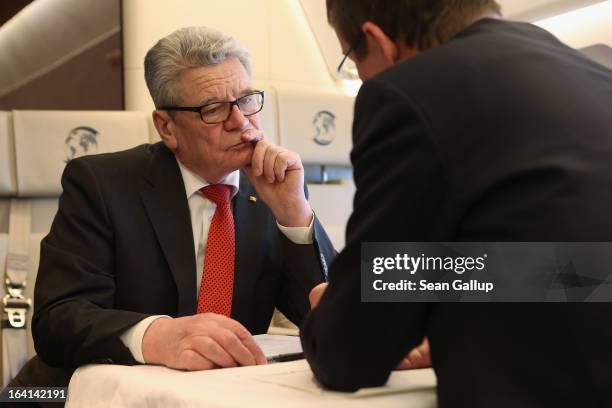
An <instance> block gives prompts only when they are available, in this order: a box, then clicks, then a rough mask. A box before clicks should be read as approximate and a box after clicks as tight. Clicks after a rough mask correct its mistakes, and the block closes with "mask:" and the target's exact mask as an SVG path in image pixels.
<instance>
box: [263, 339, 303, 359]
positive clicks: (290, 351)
mask: <svg viewBox="0 0 612 408" xmlns="http://www.w3.org/2000/svg"><path fill="white" fill-rule="evenodd" d="M253 338H254V339H255V342H256V343H257V345H258V346H259V347H260V348H261V351H263V353H264V354H265V356H266V358H267V359H268V360H269V361H270V360H279V359H280V360H282V359H283V358H284V357H287V356H298V357H300V358H301V354H302V344H301V343H300V338H299V337H298V336H281V335H274V334H258V335H256V336H253Z"/></svg>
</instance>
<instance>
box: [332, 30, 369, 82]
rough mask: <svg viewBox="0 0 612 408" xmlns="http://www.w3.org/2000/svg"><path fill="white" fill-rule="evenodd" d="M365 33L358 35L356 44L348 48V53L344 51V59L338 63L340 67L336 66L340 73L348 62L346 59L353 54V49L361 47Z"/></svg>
mask: <svg viewBox="0 0 612 408" xmlns="http://www.w3.org/2000/svg"><path fill="white" fill-rule="evenodd" d="M363 38H364V36H363V33H360V34H359V36H358V37H357V39H356V41H355V44H353V45H351V46H350V47H349V49H348V51H347V52H346V53H344V57H342V61H340V64H338V68H336V70H337V71H338V73H340V72H341V71H342V67H343V66H344V63H345V62H346V60H347V59H348V57H349V55H351V53H352V52H353V51H355V49H356V48H357V47H359V45H360V44H361V41H363Z"/></svg>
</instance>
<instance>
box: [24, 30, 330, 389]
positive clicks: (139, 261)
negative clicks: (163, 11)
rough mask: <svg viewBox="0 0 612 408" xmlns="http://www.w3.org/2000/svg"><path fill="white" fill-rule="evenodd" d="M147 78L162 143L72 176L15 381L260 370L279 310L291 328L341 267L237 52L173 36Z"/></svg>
mask: <svg viewBox="0 0 612 408" xmlns="http://www.w3.org/2000/svg"><path fill="white" fill-rule="evenodd" d="M145 77H146V82H147V86H148V88H149V91H150V93H151V96H152V98H153V101H154V103H155V106H156V110H155V111H154V112H153V120H154V124H155V127H156V129H157V131H158V132H159V134H160V136H161V139H162V142H160V143H156V144H153V145H142V146H139V147H136V148H133V149H130V150H127V151H124V152H119V153H113V154H104V155H96V156H87V157H83V158H79V159H75V160H72V161H70V163H69V164H68V165H67V167H66V170H65V172H64V175H63V177H62V185H63V193H62V196H61V198H60V204H59V210H58V213H57V215H56V217H55V220H54V222H53V226H52V228H51V232H50V233H49V235H48V236H47V237H46V238H45V239H44V240H43V242H42V244H41V260H40V267H39V272H38V279H37V284H36V290H35V311H34V318H33V326H32V327H33V335H34V341H35V345H36V350H37V353H38V355H39V356H40V359H39V358H36V359H34V360H32V362H31V363H29V364H28V366H26V368H25V369H24V370H23V371H22V373H23V376H21V375H20V376H19V377H22V378H21V379H20V378H19V377H18V380H19V382H20V383H21V384H29V385H42V384H41V382H46V383H49V382H55V384H54V385H60V382H61V381H60V380H58V376H61V374H62V373H65V378H63V381H64V382H65V383H64V384H63V385H67V381H68V378H69V376H70V375H71V373H72V371H73V370H74V368H76V367H78V366H80V365H83V364H88V363H111V364H128V365H131V364H136V363H146V364H157V365H164V366H167V367H171V368H175V369H182V370H203V369H211V368H217V367H234V366H246V365H254V364H264V363H265V362H266V358H265V356H264V355H263V353H262V351H261V350H260V348H259V347H258V346H257V344H256V343H255V341H254V340H253V337H252V334H258V333H265V332H266V331H267V329H268V326H269V324H270V319H271V316H272V312H273V310H274V308H275V307H278V308H279V309H280V310H281V311H282V312H283V313H284V314H285V315H286V316H287V317H288V318H289V319H290V320H291V321H293V322H294V323H296V324H299V323H300V321H301V319H302V318H303V316H305V314H306V313H307V312H308V310H309V303H308V293H309V291H310V289H312V287H314V286H315V285H316V284H318V283H320V282H323V281H324V280H325V274H326V267H325V265H326V264H327V263H329V262H331V260H332V258H333V257H334V256H335V251H334V250H333V247H332V245H331V243H330V241H329V239H328V237H327V235H326V234H325V232H324V231H323V229H322V227H321V225H320V224H319V222H318V220H317V219H316V217H314V215H313V212H312V210H311V208H310V205H309V203H308V201H307V198H306V196H305V193H304V170H303V167H302V163H301V160H300V158H299V156H298V155H297V153H295V152H291V151H288V150H286V149H283V148H281V147H279V146H276V145H274V144H273V143H271V142H270V141H268V140H267V139H266V138H265V137H264V134H263V132H262V130H261V126H260V122H259V118H258V115H257V114H258V112H259V111H260V110H261V109H262V108H263V103H264V95H263V93H262V92H261V91H259V90H256V89H254V88H253V87H252V85H251V66H250V62H249V58H248V54H247V53H246V51H245V50H244V49H243V48H242V46H240V45H239V44H238V43H237V42H236V40H235V39H233V38H231V37H229V36H227V35H225V34H222V33H220V32H218V31H216V30H211V29H207V28H203V27H190V28H184V29H181V30H178V31H176V32H174V33H172V34H170V35H168V36H167V37H165V38H163V39H161V40H160V41H159V42H158V43H157V44H156V45H155V46H154V47H153V48H151V49H150V50H149V52H148V53H147V56H146V58H145ZM160 316H161V317H160ZM41 359H42V361H41ZM45 363H46V364H48V365H50V366H53V367H63V368H65V370H61V369H55V370H54V369H52V368H49V367H47V366H46V364H45ZM46 369H48V370H47V371H45V370H46ZM54 376H55V378H53V377H54Z"/></svg>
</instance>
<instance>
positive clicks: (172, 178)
mask: <svg viewBox="0 0 612 408" xmlns="http://www.w3.org/2000/svg"><path fill="white" fill-rule="evenodd" d="M146 179H147V181H148V183H149V185H148V186H147V187H146V188H144V189H143V190H142V191H141V192H140V194H141V197H142V201H143V204H144V206H145V209H146V211H147V214H148V216H149V219H150V221H151V224H153V228H154V230H155V234H156V235H157V240H158V242H159V244H160V246H161V248H162V251H163V253H164V256H165V258H166V261H167V262H168V266H169V267H170V271H171V272H172V275H173V276H174V281H175V283H176V288H177V291H178V293H177V296H178V305H177V313H178V315H179V316H187V315H192V314H194V313H195V311H196V264H195V249H194V246H193V232H192V228H191V218H190V215H189V205H188V204H187V193H186V192H185V185H184V183H183V179H182V177H181V173H180V170H179V168H178V165H177V163H176V159H175V157H174V154H173V153H172V152H171V151H170V150H168V149H167V148H166V147H165V146H164V145H163V144H161V143H160V144H158V149H157V150H156V151H155V153H154V155H153V158H152V160H151V164H150V167H149V170H148V172H147V176H146Z"/></svg>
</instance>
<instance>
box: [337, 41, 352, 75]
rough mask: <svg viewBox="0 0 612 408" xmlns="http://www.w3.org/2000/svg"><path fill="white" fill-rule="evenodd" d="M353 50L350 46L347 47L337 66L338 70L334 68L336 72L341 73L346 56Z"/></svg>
mask: <svg viewBox="0 0 612 408" xmlns="http://www.w3.org/2000/svg"><path fill="white" fill-rule="evenodd" d="M354 50H355V47H353V46H351V47H349V49H348V51H347V52H346V53H345V54H344V57H342V61H340V64H338V68H336V70H337V71H338V72H341V71H342V66H343V65H344V63H345V62H346V60H347V58H348V56H349V55H350V54H351V52H353V51H354Z"/></svg>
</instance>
